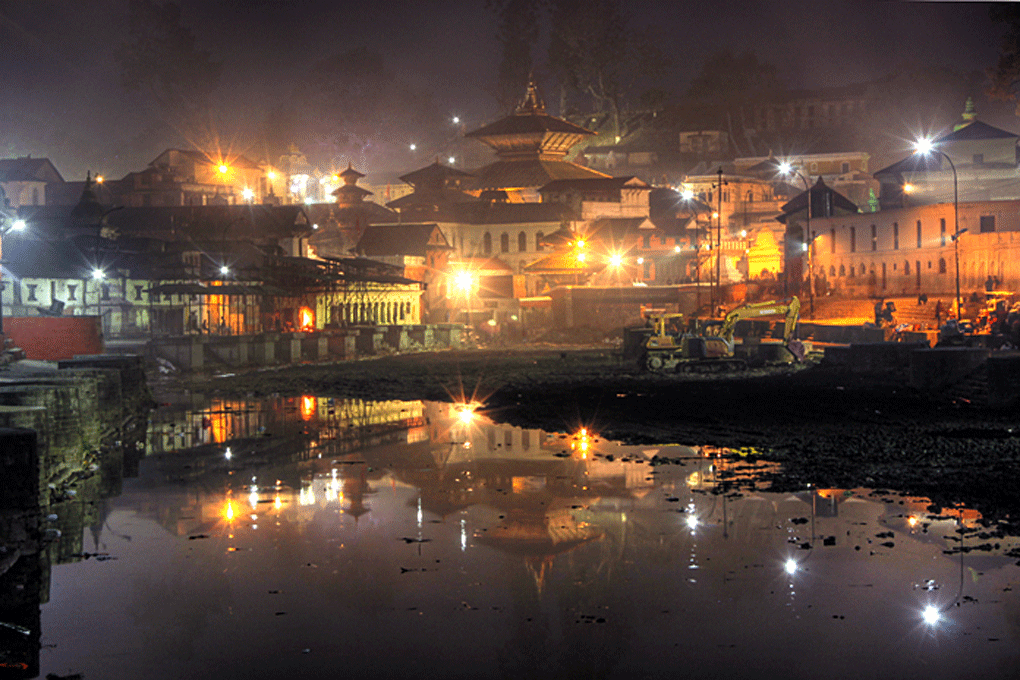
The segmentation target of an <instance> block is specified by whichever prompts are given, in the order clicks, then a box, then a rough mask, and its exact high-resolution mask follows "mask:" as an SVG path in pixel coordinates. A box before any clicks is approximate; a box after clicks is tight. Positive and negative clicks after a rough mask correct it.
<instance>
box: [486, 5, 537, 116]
mask: <svg viewBox="0 0 1020 680" xmlns="http://www.w3.org/2000/svg"><path fill="white" fill-rule="evenodd" d="M487 4H488V7H489V9H491V10H492V11H493V12H494V13H495V14H496V16H497V18H498V21H499V23H498V24H497V27H496V39H497V40H498V41H499V43H500V45H502V46H503V55H502V59H501V60H500V62H499V67H498V71H497V77H496V91H495V93H494V96H495V98H496V101H497V102H498V104H499V107H500V110H502V111H504V112H505V113H512V112H513V110H514V107H515V106H516V104H517V103H518V101H519V100H520V98H521V96H522V95H523V94H524V91H525V89H526V88H527V85H528V80H529V79H530V78H531V76H532V70H533V60H532V54H531V53H532V50H533V49H534V47H535V44H536V43H537V42H538V36H539V15H540V12H541V9H542V5H543V0H487Z"/></svg>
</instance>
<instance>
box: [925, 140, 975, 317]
mask: <svg viewBox="0 0 1020 680" xmlns="http://www.w3.org/2000/svg"><path fill="white" fill-rule="evenodd" d="M914 153H915V154H917V155H920V156H927V155H928V154H929V153H937V154H941V155H942V157H943V158H945V159H946V160H947V161H949V167H950V168H952V170H953V256H954V258H955V260H956V321H957V323H959V322H960V320H961V319H960V317H961V316H962V312H963V308H962V307H961V306H960V234H962V233H963V232H961V231H960V185H959V179H958V178H957V176H956V166H955V165H954V164H953V159H952V158H950V157H949V156H948V155H946V152H945V151H943V150H942V149H937V148H935V144H934V143H933V142H932V141H931V140H930V139H919V140H917V142H915V143H914ZM939 165H940V166H941V165H942V163H941V162H940V163H939Z"/></svg>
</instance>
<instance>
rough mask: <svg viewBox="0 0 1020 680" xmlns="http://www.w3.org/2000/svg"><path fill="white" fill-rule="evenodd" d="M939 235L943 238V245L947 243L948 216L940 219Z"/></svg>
mask: <svg viewBox="0 0 1020 680" xmlns="http://www.w3.org/2000/svg"><path fill="white" fill-rule="evenodd" d="M939 236H940V238H941V239H942V245H946V218H945V217H943V218H940V219H939Z"/></svg>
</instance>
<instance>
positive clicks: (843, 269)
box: [839, 264, 852, 276]
mask: <svg viewBox="0 0 1020 680" xmlns="http://www.w3.org/2000/svg"><path fill="white" fill-rule="evenodd" d="M839 275H840V276H846V266H845V265H842V264H841V265H839ZM851 276H852V275H851Z"/></svg>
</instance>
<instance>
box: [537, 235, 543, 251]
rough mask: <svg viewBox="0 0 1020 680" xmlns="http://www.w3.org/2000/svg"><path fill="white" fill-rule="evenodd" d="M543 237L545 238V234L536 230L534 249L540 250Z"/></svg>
mask: <svg viewBox="0 0 1020 680" xmlns="http://www.w3.org/2000/svg"><path fill="white" fill-rule="evenodd" d="M543 238H545V234H543V233H542V232H538V233H537V234H535V250H537V251H541V250H542V239H543Z"/></svg>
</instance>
